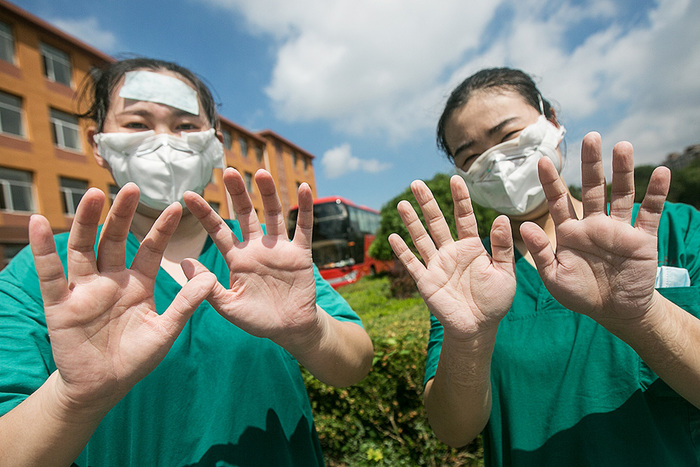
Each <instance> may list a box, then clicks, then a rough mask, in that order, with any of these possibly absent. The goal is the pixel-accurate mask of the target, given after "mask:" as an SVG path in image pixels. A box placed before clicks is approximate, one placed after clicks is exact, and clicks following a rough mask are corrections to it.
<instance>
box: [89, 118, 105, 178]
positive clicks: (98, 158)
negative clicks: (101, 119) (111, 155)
mask: <svg viewBox="0 0 700 467" xmlns="http://www.w3.org/2000/svg"><path fill="white" fill-rule="evenodd" d="M96 134H97V128H96V127H94V126H89V127H88V129H87V139H88V142H89V143H90V147H91V148H92V156H93V157H94V158H95V162H97V165H99V166H100V167H102V168H103V169H107V170H109V164H108V163H107V161H106V160H104V158H103V157H102V156H100V153H99V152H98V150H97V143H95V135H96Z"/></svg>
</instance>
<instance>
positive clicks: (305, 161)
mask: <svg viewBox="0 0 700 467" xmlns="http://www.w3.org/2000/svg"><path fill="white" fill-rule="evenodd" d="M303 160H304V172H306V171H307V170H308V169H309V160H310V159H309V158H308V157H304V158H303Z"/></svg>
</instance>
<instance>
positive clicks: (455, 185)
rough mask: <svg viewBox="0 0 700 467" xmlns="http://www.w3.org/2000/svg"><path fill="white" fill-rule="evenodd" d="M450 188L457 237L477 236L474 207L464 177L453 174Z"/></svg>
mask: <svg viewBox="0 0 700 467" xmlns="http://www.w3.org/2000/svg"><path fill="white" fill-rule="evenodd" d="M450 190H451V191H452V199H453V200H454V203H455V225H456V227H457V237H458V238H459V239H460V240H461V239H463V238H470V237H478V236H479V229H478V226H477V224H476V217H475V216H474V208H473V207H472V201H471V198H470V197H469V190H468V189H467V184H466V183H465V182H464V179H463V178H462V177H460V176H459V175H453V176H452V178H451V179H450Z"/></svg>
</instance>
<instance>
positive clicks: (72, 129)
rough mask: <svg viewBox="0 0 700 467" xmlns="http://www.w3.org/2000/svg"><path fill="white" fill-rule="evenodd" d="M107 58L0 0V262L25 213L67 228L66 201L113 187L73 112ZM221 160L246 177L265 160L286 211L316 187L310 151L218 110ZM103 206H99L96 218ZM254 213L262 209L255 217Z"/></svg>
mask: <svg viewBox="0 0 700 467" xmlns="http://www.w3.org/2000/svg"><path fill="white" fill-rule="evenodd" d="M112 61H114V59H113V58H112V57H110V56H108V55H106V54H104V53H102V52H100V51H98V50H96V49H94V48H93V47H91V46H89V45H87V44H85V43H83V42H81V41H79V40H78V39H76V38H74V37H72V36H70V35H68V34H66V33H64V32H62V31H60V30H59V29H57V28H55V27H53V26H51V25H50V24H48V23H47V22H45V21H43V20H41V19H39V18H37V17H36V16H34V15H32V14H30V13H28V12H26V11H24V10H23V9H21V8H19V7H17V6H15V5H14V4H12V3H9V2H6V1H5V0H0V269H1V268H2V267H4V265H5V264H6V263H7V261H9V259H11V258H12V257H13V256H14V255H15V254H16V253H17V252H18V251H19V250H20V249H21V248H22V247H24V246H25V245H26V244H27V243H28V236H27V225H28V222H29V217H30V215H31V214H32V213H40V214H42V215H44V216H45V217H46V218H47V219H48V220H49V222H50V223H51V227H52V228H53V230H54V232H63V231H66V230H68V229H69V228H70V224H71V222H72V219H73V214H74V213H75V207H76V206H77V203H78V202H79V200H80V197H81V196H82V194H83V193H84V192H85V191H86V190H87V188H88V187H93V186H94V187H97V188H100V189H101V190H103V191H104V192H105V193H107V194H108V195H109V196H110V197H113V196H114V194H115V193H116V190H117V187H116V186H115V185H114V181H113V180H112V177H111V176H110V174H109V173H108V172H107V171H106V170H104V169H102V168H100V167H99V166H98V165H97V164H96V162H95V160H94V158H93V156H92V152H91V149H90V144H89V143H88V141H87V138H86V129H87V126H88V124H89V122H88V121H84V120H82V119H78V118H76V117H75V111H76V99H77V92H78V88H79V86H80V84H81V83H82V82H83V79H84V78H85V76H86V74H87V73H88V72H89V71H90V69H91V68H92V67H95V66H101V65H104V64H106V63H109V62H112ZM221 131H222V132H223V134H224V148H225V155H226V162H227V165H228V166H230V167H235V168H236V169H238V170H239V171H240V172H241V174H242V175H243V176H244V178H245V180H246V183H247V184H248V186H249V191H250V192H251V197H252V200H253V204H254V206H255V208H256V212H258V215H259V216H262V215H263V211H262V200H261V199H260V196H259V194H258V193H257V190H256V187H254V183H253V182H252V178H253V174H255V171H256V170H258V169H260V168H264V169H267V170H268V171H269V172H270V173H271V174H272V176H273V177H274V179H275V182H276V184H277V187H278V191H279V194H280V199H281V201H282V206H283V208H284V210H285V212H286V211H288V210H289V208H290V206H292V205H294V204H296V201H297V200H296V190H297V188H298V186H299V185H300V184H301V183H302V182H307V183H308V184H309V185H310V186H311V190H312V192H313V194H314V197H315V196H316V183H315V178H314V170H313V159H314V156H313V155H312V154H310V153H309V152H308V151H305V150H304V149H302V148H300V147H298V146H296V145H295V144H293V143H292V142H290V141H288V140H286V139H285V138H283V137H282V136H280V135H278V134H276V133H275V132H273V131H271V130H264V131H261V132H252V131H249V130H247V129H245V128H243V127H241V126H240V125H237V124H236V123H234V122H232V121H230V120H228V119H226V118H223V117H222V118H221ZM221 174H222V171H221V170H218V169H217V170H215V174H214V181H213V182H212V183H211V184H210V185H209V186H208V187H207V188H206V190H205V192H204V197H205V198H206V199H207V201H209V202H210V203H211V204H212V206H213V207H214V208H215V209H217V210H218V211H219V213H220V214H221V216H222V217H224V218H229V217H232V216H233V213H232V212H231V210H230V208H229V206H230V203H229V200H228V196H227V194H226V192H225V189H224V186H223V182H222V179H221ZM108 209H109V206H105V209H104V212H103V218H104V216H105V215H106V214H107V210H108ZM261 219H262V217H261Z"/></svg>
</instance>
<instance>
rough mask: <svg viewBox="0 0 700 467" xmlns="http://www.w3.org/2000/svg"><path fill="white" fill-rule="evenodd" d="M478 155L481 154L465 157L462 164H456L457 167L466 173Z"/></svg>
mask: <svg viewBox="0 0 700 467" xmlns="http://www.w3.org/2000/svg"><path fill="white" fill-rule="evenodd" d="M480 155H481V154H471V155H468V156H466V157H465V158H464V159H463V160H462V162H461V163H459V164H458V167H459V168H460V169H462V170H464V171H465V172H466V171H467V170H469V167H471V166H472V164H473V163H474V161H475V160H476V159H477V158H478V157H479V156H480Z"/></svg>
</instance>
